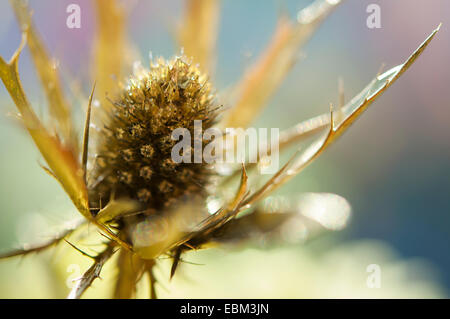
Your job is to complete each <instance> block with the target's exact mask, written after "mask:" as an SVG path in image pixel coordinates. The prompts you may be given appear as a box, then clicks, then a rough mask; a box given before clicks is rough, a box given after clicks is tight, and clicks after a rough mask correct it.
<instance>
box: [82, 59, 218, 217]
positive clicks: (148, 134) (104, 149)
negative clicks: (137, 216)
mask: <svg viewBox="0 0 450 319" xmlns="http://www.w3.org/2000/svg"><path fill="white" fill-rule="evenodd" d="M111 103H112V104H113V106H114V107H113V108H112V110H111V112H110V113H108V114H107V115H108V118H107V120H106V123H105V125H104V127H103V128H102V130H101V132H100V134H99V139H100V140H99V141H98V143H97V150H96V154H97V155H96V160H95V162H94V170H93V174H92V175H91V176H90V183H89V185H88V187H89V195H90V196H89V199H90V201H91V207H99V208H101V206H103V205H106V204H107V203H108V200H109V198H110V197H111V195H112V194H114V197H115V198H121V197H125V198H129V199H134V200H138V201H139V202H141V203H142V204H143V208H144V209H143V210H146V213H147V214H151V213H154V212H156V211H158V210H161V209H163V208H167V207H169V206H171V205H172V204H174V203H175V202H176V201H177V200H178V199H180V198H183V197H189V198H192V196H204V195H205V189H206V184H207V183H208V180H209V177H210V175H211V170H210V169H209V168H208V165H207V164H206V163H204V162H202V163H175V162H174V161H173V159H172V154H171V152H172V148H173V146H174V145H175V143H176V140H175V139H173V138H172V136H171V134H172V132H173V131H174V130H175V129H177V128H183V129H187V130H189V132H190V136H191V137H192V144H191V145H194V140H193V139H194V136H195V134H194V120H201V121H202V125H203V128H204V129H207V128H209V127H211V126H212V125H213V123H214V120H215V117H216V115H217V113H216V110H217V108H218V107H217V104H216V101H215V97H214V95H213V93H212V91H211V84H210V83H209V82H208V79H207V77H206V75H205V74H202V72H200V70H199V69H198V67H197V66H195V65H193V64H192V63H190V62H189V61H188V59H187V58H186V57H185V56H180V57H176V58H174V59H172V60H170V61H165V60H164V59H162V58H161V59H159V60H158V61H157V63H156V64H153V65H152V66H151V69H150V71H145V70H140V72H139V73H138V74H137V75H135V76H134V77H133V78H131V79H130V80H129V82H128V85H126V86H125V88H124V89H123V90H122V92H120V93H119V95H118V97H117V98H115V99H114V100H113V101H111ZM185 151H189V150H185ZM191 155H193V152H191ZM100 203H101V205H100Z"/></svg>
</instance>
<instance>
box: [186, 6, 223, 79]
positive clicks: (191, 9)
mask: <svg viewBox="0 0 450 319" xmlns="http://www.w3.org/2000/svg"><path fill="white" fill-rule="evenodd" d="M219 7H220V2H219V0H208V1H204V0H188V1H187V6H186V12H185V17H184V21H183V22H182V23H181V24H180V26H179V32H178V41H179V44H180V46H181V47H182V48H184V53H185V54H186V56H188V57H193V59H194V63H199V65H200V68H201V69H202V70H203V71H205V72H208V73H209V72H210V71H211V69H212V64H213V61H212V60H213V57H214V53H215V52H214V50H215V46H216V39H217V27H218V24H219Z"/></svg>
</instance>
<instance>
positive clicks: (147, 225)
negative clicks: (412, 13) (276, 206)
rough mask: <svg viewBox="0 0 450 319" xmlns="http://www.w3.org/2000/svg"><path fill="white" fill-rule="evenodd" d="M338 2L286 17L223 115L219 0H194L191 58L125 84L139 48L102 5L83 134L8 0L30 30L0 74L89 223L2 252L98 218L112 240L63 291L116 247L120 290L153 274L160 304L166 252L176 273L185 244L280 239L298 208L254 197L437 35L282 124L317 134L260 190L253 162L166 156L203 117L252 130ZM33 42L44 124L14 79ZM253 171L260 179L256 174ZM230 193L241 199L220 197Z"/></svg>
mask: <svg viewBox="0 0 450 319" xmlns="http://www.w3.org/2000/svg"><path fill="white" fill-rule="evenodd" d="M339 2H340V1H336V0H333V1H331V0H316V1H315V2H313V4H311V5H310V6H308V7H307V8H305V9H303V10H302V11H301V12H299V14H298V19H297V20H298V21H296V22H293V21H291V20H289V19H287V18H285V17H284V18H281V19H280V20H279V22H278V25H277V27H276V30H275V32H274V35H273V37H272V39H271V40H270V43H269V44H268V46H267V48H266V50H265V51H264V52H263V53H262V55H261V56H260V57H259V59H257V61H256V62H255V64H254V65H252V66H251V67H250V68H249V69H248V71H247V72H246V73H245V75H244V76H243V78H242V79H241V80H240V81H239V82H238V83H237V85H236V86H235V95H234V96H235V100H234V102H233V105H232V108H231V109H230V110H228V111H225V110H224V108H223V107H222V105H221V104H219V102H218V99H217V97H216V94H215V92H214V90H213V88H212V85H211V83H210V82H209V78H208V74H209V73H210V72H211V70H212V69H213V60H214V55H215V54H214V49H215V42H216V34H217V21H218V16H219V3H218V1H217V0H210V1H201V0H188V2H187V7H186V14H185V17H184V21H183V23H182V24H180V29H179V37H178V40H179V44H180V47H182V48H184V54H182V55H181V56H177V57H175V58H173V59H171V60H164V59H162V58H160V59H157V60H156V61H153V62H152V64H151V66H150V68H149V69H146V68H143V67H135V70H134V75H133V76H132V77H131V78H130V79H129V80H128V81H127V82H122V81H121V80H120V79H123V78H124V77H125V75H126V73H125V72H127V70H129V68H127V67H128V66H129V63H128V61H130V59H129V57H130V56H131V55H132V52H131V50H130V49H129V48H130V47H131V46H130V45H129V43H127V38H126V36H125V32H124V26H125V14H124V11H123V9H122V8H121V7H120V6H119V4H118V3H116V1H113V0H97V1H95V4H96V12H97V21H98V28H97V33H96V42H95V48H94V49H95V55H94V59H95V63H94V64H93V65H94V66H95V68H94V72H93V73H94V74H93V78H94V79H95V81H96V87H95V93H96V95H97V96H98V101H99V105H100V107H99V108H98V109H95V112H94V109H93V107H92V104H93V103H92V101H93V95H94V88H93V89H92V92H91V94H90V98H89V103H88V108H87V112H86V113H87V114H86V122H85V128H84V137H83V140H82V141H78V139H77V132H76V127H75V125H74V120H73V118H72V108H71V107H70V105H69V103H68V102H67V100H66V98H65V95H64V93H63V89H62V84H61V82H60V76H59V74H58V70H57V69H55V68H54V67H53V65H52V62H51V57H50V56H49V53H48V52H47V50H46V48H45V46H44V44H43V43H42V41H41V39H40V37H39V34H38V32H37V31H36V29H35V27H34V25H33V23H32V21H31V15H30V12H29V9H28V8H27V6H26V4H25V2H23V1H19V0H17V1H15V0H12V1H11V4H12V7H13V9H14V11H15V14H16V16H17V19H18V21H19V22H20V25H21V26H23V39H22V43H21V45H20V47H19V48H18V49H17V51H16V53H15V54H14V55H13V57H12V58H11V59H10V60H9V61H8V62H6V61H5V60H3V59H0V76H1V79H2V81H3V83H4V85H5V87H6V89H7V90H8V92H9V94H10V96H11V98H12V99H13V101H14V103H15V105H16V106H17V108H18V110H19V112H20V116H21V122H22V123H23V126H24V127H25V128H26V130H27V131H28V133H29V134H30V136H31V138H32V139H33V141H34V143H35V144H36V146H37V147H38V149H39V151H40V153H41V154H42V156H43V157H44V159H45V161H46V163H47V167H43V168H44V169H45V170H46V172H48V173H49V174H50V175H51V176H53V177H54V178H55V179H56V180H57V181H58V182H59V183H60V184H61V186H62V187H63V189H64V190H65V191H66V193H67V194H68V195H69V197H70V199H71V200H72V202H73V204H74V205H75V206H76V208H77V209H78V211H79V212H80V213H81V214H82V215H83V216H84V218H85V222H83V223H81V224H80V225H77V226H76V227H74V228H72V229H67V230H65V231H63V232H62V233H60V234H58V235H57V236H56V237H55V238H54V239H52V240H51V241H49V242H46V243H42V244H38V245H31V246H30V245H29V246H28V247H27V249H20V250H16V251H13V252H10V253H7V254H3V255H1V258H6V257H13V256H19V255H26V254H29V253H32V252H40V251H42V250H44V249H47V248H49V247H52V246H55V245H57V244H58V243H60V242H61V241H62V240H65V239H66V238H68V237H69V236H70V235H71V234H72V233H73V232H74V231H76V230H78V229H80V228H81V227H84V226H85V225H87V224H93V225H95V226H96V227H97V228H98V230H99V231H100V233H101V234H102V235H103V236H104V238H106V243H104V250H103V251H102V252H100V253H99V254H98V255H96V256H90V255H88V254H87V253H85V252H83V251H81V250H80V251H81V252H82V253H83V254H84V255H86V256H88V257H89V258H92V259H93V261H94V263H93V265H92V266H91V267H90V268H89V269H88V270H87V271H86V272H85V274H84V275H83V277H82V278H81V279H80V280H79V281H78V282H77V284H76V285H75V287H74V288H73V290H72V291H71V293H70V295H69V298H80V297H81V296H82V294H83V293H84V292H85V291H86V289H88V288H89V287H90V285H91V284H92V282H93V281H94V280H95V279H96V278H97V277H99V275H100V272H101V270H102V267H103V265H104V264H105V263H106V262H108V260H109V259H110V258H111V257H112V256H113V255H114V254H115V253H116V252H117V254H119V256H118V258H117V266H118V271H119V274H118V277H117V281H116V283H115V287H116V288H115V291H114V297H116V298H129V297H133V296H134V295H135V291H136V284H137V282H138V281H139V280H140V279H141V278H142V277H143V276H144V275H147V276H148V277H149V278H150V283H151V297H152V298H156V291H155V287H154V285H155V282H156V279H155V278H154V275H153V268H154V266H155V264H156V263H158V260H159V258H161V257H163V256H164V257H170V258H173V266H172V270H171V276H173V275H174V274H175V271H176V269H177V266H178V265H179V262H180V261H181V260H182V259H181V257H182V255H183V253H185V252H186V251H190V250H197V249H200V248H204V247H208V246H209V245H210V244H224V243H229V242H239V243H241V242H244V241H248V240H251V239H252V238H255V237H264V238H266V239H276V238H277V236H278V235H279V234H280V230H281V229H282V226H283V225H286V224H289V223H290V222H292V220H293V218H297V217H298V216H297V215H298V214H296V213H295V212H293V211H279V212H277V213H273V212H270V213H269V212H267V211H265V210H264V208H261V206H258V203H260V202H261V201H262V200H263V199H264V198H266V197H267V196H268V195H269V194H271V193H272V192H273V191H274V190H275V189H277V188H278V187H280V186H281V185H283V184H285V183H286V182H287V181H288V180H290V179H291V178H292V177H294V176H296V175H297V174H298V173H300V172H301V171H302V170H303V169H304V168H305V167H306V166H307V165H309V164H310V163H311V162H312V161H314V160H315V159H316V158H317V157H318V156H319V155H320V154H322V152H323V151H324V150H326V149H327V148H328V147H329V146H330V145H331V144H332V143H333V142H334V141H335V140H336V139H337V138H338V137H339V136H340V135H342V133H343V132H344V131H345V130H346V129H348V128H349V126H350V125H351V124H352V123H353V122H354V121H356V119H357V118H358V117H359V116H360V115H361V114H362V113H363V112H364V111H365V110H366V109H367V108H368V107H369V106H370V105H371V104H372V102H374V101H375V100H376V99H377V98H378V97H379V96H380V95H381V94H382V93H383V92H384V91H385V90H386V89H387V88H388V87H389V86H391V85H392V84H393V83H394V82H395V81H396V80H397V79H398V78H399V77H400V76H401V75H402V74H403V72H405V71H406V70H407V69H408V68H409V67H410V66H411V64H412V63H413V62H414V61H415V60H416V59H417V58H418V56H419V55H420V54H421V53H422V51H423V50H424V49H425V48H426V46H427V45H428V44H429V42H430V41H431V39H432V38H433V37H434V35H435V33H436V32H437V29H436V30H435V31H434V32H433V33H432V34H431V35H430V36H429V37H428V38H427V39H426V40H425V42H423V43H422V44H421V45H420V46H419V48H418V49H417V50H416V51H415V52H414V53H413V54H412V55H411V56H410V57H409V58H408V59H407V60H406V61H405V62H404V63H403V64H401V65H398V66H396V67H394V68H392V69H390V70H389V71H387V72H385V73H383V74H379V75H377V76H376V77H375V79H373V81H372V82H370V83H369V85H368V86H367V87H366V88H364V89H363V90H362V91H361V93H360V94H358V95H357V96H356V97H355V98H353V99H352V100H351V101H350V102H348V103H347V104H345V105H344V103H343V101H342V103H341V104H342V105H339V108H338V109H337V110H336V111H334V110H333V109H331V110H330V112H329V113H327V114H323V115H320V116H318V117H315V118H313V119H310V120H308V121H304V122H300V123H299V124H297V125H296V126H294V127H293V128H291V129H288V130H286V131H283V132H281V135H280V146H279V147H280V150H282V151H283V150H286V149H287V148H288V147H291V146H295V145H299V143H300V142H303V141H305V139H306V138H309V137H311V136H313V134H316V133H322V134H321V135H319V136H318V137H316V138H315V139H314V140H313V142H312V143H311V144H310V145H309V146H308V147H307V148H306V149H304V150H299V151H297V152H296V153H295V154H294V155H293V156H292V157H291V159H290V160H289V161H288V162H287V163H286V164H285V165H284V166H283V167H282V168H281V169H280V170H279V171H278V172H277V173H275V174H274V175H273V176H272V177H271V178H270V179H269V180H267V181H266V182H264V183H263V184H262V186H260V187H252V186H251V185H250V180H251V178H249V177H248V175H247V171H249V172H250V169H252V168H254V166H255V165H247V166H244V165H242V166H241V167H240V168H238V169H236V170H235V171H234V172H232V173H231V174H230V175H229V176H227V177H224V176H222V175H221V174H219V172H218V171H217V167H216V166H214V165H208V164H204V163H202V164H197V163H192V164H184V163H181V164H177V163H174V162H173V161H172V160H171V156H170V154H171V149H172V147H173V145H174V141H173V140H172V139H171V138H170V137H171V132H172V131H173V130H174V129H175V128H178V127H183V128H187V129H188V130H189V131H190V132H192V131H193V130H194V128H193V122H194V120H202V121H203V123H204V125H206V127H213V126H218V127H243V128H245V127H248V125H249V124H250V123H251V122H252V120H253V119H254V118H255V116H256V115H257V114H259V112H260V111H261V110H262V109H263V107H264V106H265V105H266V103H267V101H268V100H269V99H270V97H271V96H272V95H273V93H274V92H275V91H276V89H277V88H278V87H279V86H280V84H281V83H282V81H283V79H284V77H285V76H286V74H287V73H288V71H289V70H290V68H291V67H292V65H293V64H294V63H295V62H296V57H297V54H298V51H299V49H300V48H301V46H302V45H303V44H304V43H305V42H306V41H307V40H308V39H309V38H310V36H311V35H312V33H313V32H314V31H315V30H316V29H317V27H318V26H319V25H320V23H321V22H322V21H323V20H324V19H325V18H326V17H327V16H328V15H329V14H330V13H331V11H332V10H333V9H334V8H335V7H336V6H337V5H338V4H339ZM181 26H182V27H181ZM26 43H28V47H29V50H30V52H31V57H32V59H33V61H34V64H35V67H36V70H37V74H38V76H39V79H40V81H41V82H42V85H43V88H44V92H45V95H46V97H47V100H48V107H49V114H50V115H51V118H50V121H49V123H45V124H44V123H43V122H42V121H41V120H40V119H39V118H38V116H37V115H36V114H35V112H34V111H33V108H32V107H31V105H30V103H29V100H28V98H27V96H26V95H25V92H24V90H23V88H22V85H21V82H20V78H19V74H18V60H19V56H20V53H21V52H22V50H23V48H24V47H25V44H26ZM136 66H137V65H136ZM111 75H114V77H112V76H111ZM93 86H94V85H93ZM91 118H92V121H91ZM91 122H92V123H95V127H96V128H98V129H97V130H96V132H95V135H93V136H92V137H91V140H92V142H95V143H94V144H92V143H91V145H90V146H89V140H90V138H89V137H90V134H89V133H90V126H91ZM89 153H91V154H93V155H88V154H89ZM259 161H260V162H261V161H262V159H259ZM259 164H260V163H259ZM252 172H253V173H252V175H253V176H255V178H256V177H257V176H256V175H257V173H256V172H254V170H252ZM249 174H250V173H249ZM252 175H251V176H252ZM239 176H240V183H239V185H237V187H236V189H234V190H233V186H232V185H233V183H231V182H232V181H233V178H235V177H236V178H238V177H239ZM230 190H232V191H233V195H232V196H226V194H228V193H229V191H230ZM227 192H228V193H227ZM211 194H221V195H223V196H222V200H223V204H222V205H221V207H220V208H218V209H217V210H214V211H212V212H210V210H211V208H209V209H208V207H207V201H208V198H209V197H208V196H210V195H211ZM71 245H72V244H71ZM73 247H74V248H76V247H75V246H74V245H73ZM76 249H77V250H78V248H76Z"/></svg>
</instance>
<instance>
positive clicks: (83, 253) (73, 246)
mask: <svg viewBox="0 0 450 319" xmlns="http://www.w3.org/2000/svg"><path fill="white" fill-rule="evenodd" d="M64 241H65V242H66V243H68V244H69V245H70V246H72V248H75V250H77V251H78V252H80V253H81V254H82V255H84V256H86V257H89V258H91V259H93V260H95V257H94V256H91V255H89V254H88V253H86V252H84V251H82V250H81V249H80V248H78V247H77V246H75V245H74V244H72V243H71V242H69V241H68V240H67V239H64Z"/></svg>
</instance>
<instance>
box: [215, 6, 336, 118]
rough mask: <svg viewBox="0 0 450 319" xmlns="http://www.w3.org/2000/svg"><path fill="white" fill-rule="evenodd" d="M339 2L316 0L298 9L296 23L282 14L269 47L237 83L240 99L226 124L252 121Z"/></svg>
mask: <svg viewBox="0 0 450 319" xmlns="http://www.w3.org/2000/svg"><path fill="white" fill-rule="evenodd" d="M340 2H341V1H340V0H333V1H331V0H316V1H315V2H313V3H312V4H311V5H309V6H308V7H306V8H305V9H303V10H301V11H300V12H299V14H298V21H297V22H296V23H293V22H292V21H290V20H289V19H288V18H287V17H282V18H280V20H279V21H278V25H277V28H276V30H275V33H274V35H273V36H272V39H271V40H270V43H269V45H268V47H267V48H266V50H265V51H264V53H263V54H262V55H261V56H260V57H259V58H258V60H257V61H256V62H255V64H254V65H252V66H251V67H250V69H249V70H248V71H247V72H246V73H245V74H244V77H243V78H242V79H241V80H240V82H239V83H238V85H237V86H236V87H237V88H239V90H238V91H237V100H236V103H235V104H234V107H233V108H232V109H231V110H230V112H229V114H228V115H227V117H226V118H225V119H224V123H223V125H224V127H247V126H248V125H249V124H250V122H251V121H252V120H253V119H254V118H255V116H256V115H257V114H258V113H259V112H260V111H261V109H262V108H263V107H264V106H265V104H266V103H267V102H268V100H269V98H270V97H271V96H272V95H273V93H274V92H275V91H276V90H277V89H278V87H279V86H280V85H281V83H282V81H283V80H284V78H285V76H286V74H287V73H288V71H289V70H290V69H291V67H292V66H293V65H294V63H295V62H296V59H297V54H298V50H299V48H300V47H301V46H302V45H303V44H305V42H306V41H307V40H308V39H309V38H310V37H311V35H312V33H313V32H314V31H315V30H316V29H317V27H318V26H319V25H320V24H321V22H322V21H323V20H324V19H325V18H326V17H327V16H328V15H329V14H330V13H331V11H332V10H333V9H334V8H335V7H336V6H337V5H338V4H339V3H340Z"/></svg>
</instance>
